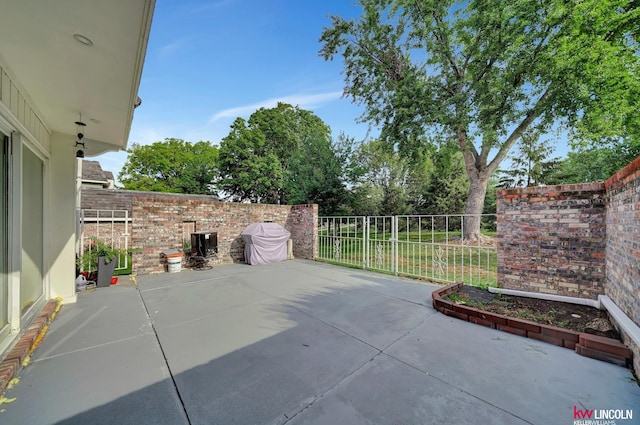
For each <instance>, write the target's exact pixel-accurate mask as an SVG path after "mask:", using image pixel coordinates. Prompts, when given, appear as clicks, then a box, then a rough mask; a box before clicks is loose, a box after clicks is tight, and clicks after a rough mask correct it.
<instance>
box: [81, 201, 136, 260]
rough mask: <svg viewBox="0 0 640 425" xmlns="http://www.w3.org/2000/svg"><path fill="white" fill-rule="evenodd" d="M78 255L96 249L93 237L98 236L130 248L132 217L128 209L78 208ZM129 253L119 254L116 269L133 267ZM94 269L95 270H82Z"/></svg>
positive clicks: (109, 243) (116, 245)
mask: <svg viewBox="0 0 640 425" xmlns="http://www.w3.org/2000/svg"><path fill="white" fill-rule="evenodd" d="M77 224H78V232H77V233H78V235H79V236H78V247H77V253H78V256H82V255H83V254H84V253H85V252H86V251H88V250H89V251H90V250H92V249H94V244H93V243H92V239H93V238H96V239H99V240H101V241H103V242H104V243H106V244H107V245H109V246H111V247H113V248H117V249H119V250H122V251H123V252H126V251H128V249H129V238H130V233H129V230H130V228H131V217H130V216H129V211H127V210H87V209H78V210H77ZM130 261H131V260H130V257H129V255H122V256H119V257H118V259H117V261H116V267H115V270H127V269H128V268H130V267H131V263H130ZM82 271H88V272H91V271H94V270H82Z"/></svg>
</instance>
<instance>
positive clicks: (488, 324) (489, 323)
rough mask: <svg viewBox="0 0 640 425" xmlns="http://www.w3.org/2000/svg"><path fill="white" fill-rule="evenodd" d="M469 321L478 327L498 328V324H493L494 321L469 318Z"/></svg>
mask: <svg viewBox="0 0 640 425" xmlns="http://www.w3.org/2000/svg"><path fill="white" fill-rule="evenodd" d="M469 321H470V322H471V323H475V324H476V325H482V326H486V327H489V328H492V329H495V328H496V324H495V323H493V322H492V321H490V320H484V319H481V318H479V317H475V316H469Z"/></svg>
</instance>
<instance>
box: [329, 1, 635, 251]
mask: <svg viewBox="0 0 640 425" xmlns="http://www.w3.org/2000/svg"><path fill="white" fill-rule="evenodd" d="M360 4H361V5H362V9H363V10H362V15H361V16H360V18H359V19H353V20H348V21H347V20H345V19H343V18H341V17H339V16H333V17H332V18H331V19H332V25H331V27H329V28H325V29H324V31H323V33H322V36H321V39H320V41H321V42H322V43H323V46H322V48H321V50H320V54H321V55H322V56H323V57H324V58H325V59H327V60H330V59H333V58H334V56H335V55H337V54H341V55H342V58H343V60H344V68H345V94H346V95H347V96H349V97H351V98H352V99H353V100H354V101H355V102H357V103H360V104H363V105H364V106H365V112H364V114H363V116H362V119H363V120H364V121H367V122H370V123H372V124H375V125H378V126H380V127H381V128H382V137H383V138H384V139H385V140H387V141H388V142H389V143H393V144H397V145H398V146H399V148H400V151H401V152H411V151H413V150H415V149H416V142H419V141H420V140H425V138H424V137H422V136H424V135H425V134H441V135H444V136H445V137H444V139H445V140H446V139H448V138H453V139H454V140H456V142H457V144H458V147H459V149H460V150H461V152H462V155H463V157H464V161H465V170H466V173H467V176H468V177H469V183H470V184H469V192H468V196H467V200H466V207H465V213H467V214H480V213H481V212H482V208H483V202H484V198H485V194H486V190H487V183H488V182H489V178H490V176H491V175H492V174H493V173H494V171H496V170H497V168H498V166H499V164H500V163H501V162H502V160H503V159H504V158H505V157H506V155H507V153H508V152H509V150H510V149H511V147H512V146H513V145H514V144H515V143H516V142H517V141H518V139H520V137H521V136H522V135H523V134H524V132H525V131H526V130H527V129H529V128H533V127H536V128H537V129H538V130H539V131H542V132H544V131H547V130H548V129H549V128H550V127H551V126H552V125H554V124H558V123H560V124H562V125H564V126H566V127H567V128H568V129H569V130H570V131H571V132H572V135H573V137H575V138H576V139H581V140H582V139H592V140H595V139H598V138H600V137H602V136H607V137H618V136H621V135H625V134H627V133H630V132H634V131H636V130H637V129H638V128H640V126H639V125H638V122H639V119H638V116H639V115H640V114H637V111H636V109H637V108H636V105H637V99H638V94H640V83H639V81H638V71H639V68H640V67H639V56H638V54H637V53H638V33H639V31H638V29H639V28H640V19H638V17H639V11H638V2H637V1H635V0H583V1H580V2H577V1H566V0H504V1H501V2H488V1H485V0H470V1H467V0H459V1H454V0H423V1H415V0H360ZM491 156H493V157H492V158H491ZM479 229H480V219H479V216H475V217H468V218H466V219H465V234H464V235H463V237H464V238H465V239H476V238H478V237H479V235H480V234H479Z"/></svg>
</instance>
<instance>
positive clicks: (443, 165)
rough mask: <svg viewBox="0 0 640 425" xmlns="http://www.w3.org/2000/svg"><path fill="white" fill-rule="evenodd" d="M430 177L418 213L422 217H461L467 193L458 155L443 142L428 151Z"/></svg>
mask: <svg viewBox="0 0 640 425" xmlns="http://www.w3.org/2000/svg"><path fill="white" fill-rule="evenodd" d="M432 162H433V170H432V176H431V178H430V180H429V182H428V184H426V186H425V189H424V192H423V196H422V202H421V203H420V205H418V211H419V212H421V213H424V214H462V213H463V212H464V208H465V200H466V196H467V193H468V191H469V179H468V178H467V175H466V173H465V167H464V158H463V157H462V152H460V151H459V150H457V149H456V146H455V145H453V144H452V143H443V144H441V145H440V146H439V147H437V148H434V149H433V152H432Z"/></svg>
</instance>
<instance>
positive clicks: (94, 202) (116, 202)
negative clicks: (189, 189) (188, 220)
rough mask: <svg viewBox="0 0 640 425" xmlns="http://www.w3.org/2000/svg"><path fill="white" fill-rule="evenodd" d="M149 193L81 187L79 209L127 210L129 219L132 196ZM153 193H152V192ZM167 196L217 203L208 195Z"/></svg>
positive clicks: (215, 198)
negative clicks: (186, 197)
mask: <svg viewBox="0 0 640 425" xmlns="http://www.w3.org/2000/svg"><path fill="white" fill-rule="evenodd" d="M149 193H150V192H144V191H139V190H120V189H103V188H91V187H83V188H82V193H81V195H80V203H81V204H82V206H81V208H82V209H85V210H127V211H129V217H131V212H132V206H131V205H132V204H131V202H132V199H133V197H134V196H147V195H149ZM152 193H153V192H152ZM168 195H169V196H174V195H177V196H188V197H189V198H193V199H200V200H204V201H212V200H214V201H217V200H218V198H217V197H215V196H209V195H179V194H168Z"/></svg>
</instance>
